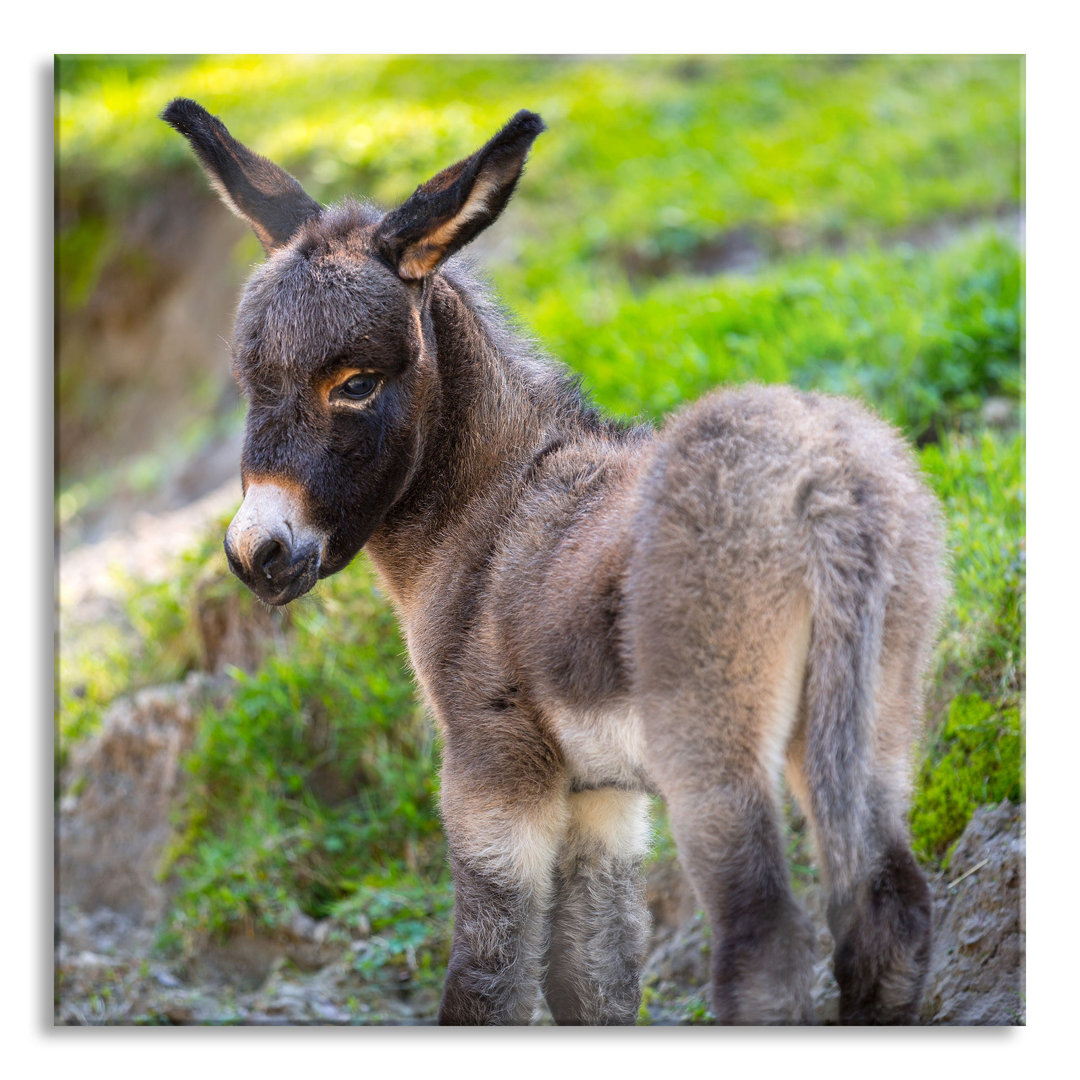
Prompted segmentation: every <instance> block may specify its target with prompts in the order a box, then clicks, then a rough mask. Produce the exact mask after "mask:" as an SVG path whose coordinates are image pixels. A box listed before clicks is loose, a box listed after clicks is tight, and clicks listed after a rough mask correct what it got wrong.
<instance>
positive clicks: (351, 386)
mask: <svg viewBox="0 0 1080 1080" xmlns="http://www.w3.org/2000/svg"><path fill="white" fill-rule="evenodd" d="M378 385H379V380H378V379H376V378H375V376H374V375H353V376H352V378H349V379H346V380H345V381H344V382H343V383H342V384H341V385H340V386H339V387H338V393H339V394H340V395H341V396H342V397H343V398H348V399H349V400H350V401H361V400H363V399H364V398H366V397H370V396H371V394H372V393H373V392H374V390H375V387H376V386H378Z"/></svg>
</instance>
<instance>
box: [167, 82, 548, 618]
mask: <svg viewBox="0 0 1080 1080" xmlns="http://www.w3.org/2000/svg"><path fill="white" fill-rule="evenodd" d="M162 119H164V120H166V121H167V122H168V123H169V124H171V125H172V126H173V127H174V128H175V129H176V130H177V131H179V132H180V133H181V134H182V135H184V136H185V137H186V138H187V139H188V141H189V142H190V143H191V145H192V147H193V148H194V150H195V153H196V155H197V156H198V158H199V161H200V162H201V164H202V166H203V168H204V169H205V170H206V172H207V175H208V176H209V178H210V182H211V184H213V186H214V188H215V189H216V190H217V191H218V193H219V194H220V195H221V197H222V198H223V199H224V201H225V203H226V204H227V205H228V206H229V208H230V209H231V210H233V212H234V213H236V214H237V215H239V216H240V217H242V218H243V219H244V220H245V221H247V222H248V224H249V225H251V227H252V228H253V229H254V230H255V234H256V235H257V236H258V238H259V240H260V242H261V243H262V245H263V247H264V248H265V249H266V252H267V255H268V259H267V261H266V262H265V263H264V264H263V265H262V266H261V267H260V268H259V269H258V270H257V271H256V273H255V274H254V276H253V277H252V278H251V280H250V281H249V283H248V285H247V287H246V289H245V291H244V295H243V298H242V300H241V302H240V306H239V309H238V311H237V316H236V327H235V332H234V339H233V372H234V374H235V376H236V379H237V381H238V382H239V384H240V387H241V389H242V390H243V391H244V392H245V394H246V395H247V397H248V400H249V409H248V415H247V427H246V431H245V437H244V451H243V457H242V461H241V478H242V482H243V490H244V501H243V504H242V505H241V507H240V509H239V511H238V512H237V514H236V517H235V518H234V519H233V521H232V524H231V525H230V526H229V529H228V532H227V534H226V537H225V552H226V555H227V556H228V559H229V565H230V567H231V568H232V570H233V572H234V573H235V574H236V575H237V576H238V577H239V578H240V579H241V580H242V581H243V582H244V583H245V584H246V585H248V587H249V588H251V589H252V590H253V591H254V592H255V593H256V594H257V595H258V596H259V597H260V598H261V599H263V600H265V601H266V602H267V603H269V604H286V603H288V602H289V601H290V600H293V599H294V598H296V597H297V596H300V595H302V594H303V593H305V592H307V590H308V589H310V588H311V587H312V586H313V585H314V584H315V582H316V580H318V579H319V578H321V577H326V576H328V575H330V574H333V573H335V572H337V571H338V570H340V569H342V567H344V566H346V565H347V564H348V563H349V562H350V561H351V560H352V558H353V557H354V556H355V555H356V553H357V552H358V551H359V550H360V548H361V547H363V545H364V544H365V543H366V542H367V540H368V538H369V537H370V536H371V534H372V533H373V532H374V531H375V529H376V528H377V527H378V525H379V523H380V522H381V521H382V520H383V518H384V517H385V516H386V514H387V512H388V511H389V510H390V508H391V507H392V506H393V505H394V503H395V502H396V501H397V500H398V499H399V498H400V497H401V495H402V494H403V492H404V491H405V490H406V488H407V487H408V485H409V482H410V480H411V479H412V477H413V475H414V473H415V472H416V469H417V466H418V463H419V460H420V454H421V452H422V449H423V441H424V433H425V421H426V418H427V417H429V416H430V415H431V410H432V408H433V407H434V403H435V402H436V400H437V398H438V395H439V377H438V371H437V368H436V356H435V343H434V339H433V334H432V329H431V321H430V317H429V315H428V311H427V306H428V300H429V297H430V289H429V287H428V283H429V281H430V278H431V276H432V275H433V274H435V273H436V272H437V270H438V268H439V266H440V264H441V263H442V262H443V261H444V260H445V259H447V258H448V257H449V256H451V255H452V254H454V252H456V251H458V250H459V249H460V248H461V247H463V246H464V245H465V244H466V243H468V242H469V241H470V240H472V239H473V237H475V236H476V235H477V234H478V233H480V232H481V231H482V230H483V229H485V228H487V226H488V225H490V224H491V223H492V222H493V221H494V220H495V219H496V218H497V217H498V216H499V214H500V213H501V212H502V210H503V208H504V207H505V206H506V204H507V202H508V200H509V198H510V196H511V194H512V193H513V190H514V186H515V185H516V184H517V180H518V177H519V176H520V175H521V171H522V168H523V167H524V164H525V158H526V155H527V154H528V151H529V147H530V146H531V145H532V143H533V140H534V139H535V138H536V136H537V135H538V134H539V133H540V132H541V131H542V130H543V128H544V125H543V122H542V121H541V120H540V117H539V116H537V115H536V114H535V113H529V112H525V111H522V112H519V113H518V114H517V115H516V116H515V117H514V118H513V119H512V120H510V121H509V123H507V124H506V126H505V127H504V128H503V129H502V130H501V131H500V132H498V134H496V135H495V136H494V137H493V138H492V139H491V140H490V141H489V142H488V143H486V144H485V145H484V146H483V147H481V148H480V149H479V150H478V151H477V152H476V153H475V154H473V155H472V156H471V157H468V158H465V159H464V160H463V161H459V162H458V163H457V164H456V165H451V166H450V167H449V168H448V169H445V170H443V171H442V172H441V173H439V174H438V175H436V176H435V177H433V178H432V179H431V180H429V181H428V182H427V183H426V184H423V185H422V186H420V187H418V188H417V189H416V191H415V192H414V193H413V194H412V195H411V196H410V197H409V199H407V200H406V201H405V203H404V204H402V205H401V206H399V207H398V208H397V209H396V210H393V211H391V212H390V213H388V214H385V215H384V214H382V213H381V212H380V211H378V210H376V209H374V208H373V207H371V206H368V205H366V204H358V203H346V204H343V205H341V206H337V207H333V208H329V209H324V208H323V207H321V206H320V205H319V204H318V203H317V202H315V200H314V199H312V198H311V197H310V196H309V195H307V194H306V193H305V192H304V190H303V188H302V187H301V186H300V184H299V183H297V181H296V180H295V179H293V177H291V176H290V175H289V174H288V173H286V172H285V171H284V170H283V169H281V168H279V167H278V166H277V165H274V164H273V163H272V162H270V161H267V160H266V159H265V158H262V157H259V156H258V155H257V154H254V153H252V152H251V151H250V150H248V149H247V147H245V146H242V145H241V144H240V143H238V142H237V141H236V140H235V139H233V138H232V136H231V135H230V134H229V132H228V131H227V130H226V128H225V126H224V125H223V124H222V123H221V121H220V120H218V119H217V118H216V117H214V116H211V115H210V114H209V113H208V112H207V111H206V110H205V109H203V108H202V106H200V105H197V104H196V103H195V102H194V101H190V100H187V99H186V98H178V99H177V100H175V101H173V102H172V103H171V104H170V105H169V106H168V107H167V108H166V109H165V111H164V112H163V113H162Z"/></svg>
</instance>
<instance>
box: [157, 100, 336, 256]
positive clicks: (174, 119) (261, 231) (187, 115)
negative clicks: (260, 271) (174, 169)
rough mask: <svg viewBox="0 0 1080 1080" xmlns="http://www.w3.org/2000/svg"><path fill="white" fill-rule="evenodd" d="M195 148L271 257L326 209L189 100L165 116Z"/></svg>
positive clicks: (220, 189)
mask: <svg viewBox="0 0 1080 1080" xmlns="http://www.w3.org/2000/svg"><path fill="white" fill-rule="evenodd" d="M161 119H162V120H164V121H165V122H166V123H168V124H171V125H172V126H173V127H174V128H176V130H177V131H179V132H180V134H181V135H183V136H184V137H185V138H186V139H187V140H188V142H190V143H191V146H192V149H193V150H194V151H195V154H196V156H197V157H198V159H199V161H200V163H201V164H202V167H203V168H204V169H205V170H206V175H207V176H208V177H209V178H210V183H211V185H212V186H213V187H214V189H215V190H216V191H217V193H218V194H219V195H220V196H221V198H222V199H223V200H224V202H225V205H226V206H228V207H229V209H230V210H232V212H233V213H234V214H236V215H237V216H238V217H242V218H243V219H244V220H245V221H246V222H247V223H248V224H249V225H250V226H251V227H252V228H253V229H254V230H255V235H256V236H257V237H258V238H259V241H260V243H261V244H262V246H263V247H264V248H265V249H266V252H267V254H269V253H270V252H272V251H274V250H276V249H277V248H279V247H282V246H283V245H284V244H286V243H288V241H289V238H290V237H291V236H292V234H293V233H294V232H296V230H297V228H299V226H300V225H302V224H303V223H304V222H305V221H307V219H308V218H311V217H314V216H315V215H316V214H320V213H322V207H321V206H320V205H319V204H318V203H317V202H316V201H315V200H314V199H313V198H311V196H310V195H308V194H307V192H306V191H304V189H303V188H302V187H301V186H300V185H299V183H297V181H296V180H295V179H293V177H291V176H290V175H289V174H288V173H287V172H286V171H285V170H284V169H281V168H279V167H278V166H277V165H275V164H274V163H273V162H272V161H267V160H266V158H264V157H260V156H259V155H258V154H254V153H252V152H251V151H250V150H249V149H248V148H247V147H246V146H244V145H242V144H241V143H238V142H237V141H236V140H235V139H234V138H233V137H232V136H231V135H230V134H229V132H228V130H227V128H226V127H225V125H224V124H223V123H222V122H221V121H220V120H219V119H218V118H217V117H216V116H211V115H210V113H208V112H207V111H206V110H205V109H204V108H203V107H202V106H201V105H199V104H197V103H196V102H194V101H191V100H190V99H189V98H176V100H175V101H172V102H170V103H169V105H168V106H167V107H166V108H165V111H164V112H162V114H161Z"/></svg>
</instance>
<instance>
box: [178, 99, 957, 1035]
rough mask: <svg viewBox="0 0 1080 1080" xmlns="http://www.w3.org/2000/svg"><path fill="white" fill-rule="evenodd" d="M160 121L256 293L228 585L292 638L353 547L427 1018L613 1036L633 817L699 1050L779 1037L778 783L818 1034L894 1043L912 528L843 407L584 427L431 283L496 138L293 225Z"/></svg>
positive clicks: (916, 647)
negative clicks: (709, 1009) (235, 229)
mask: <svg viewBox="0 0 1080 1080" xmlns="http://www.w3.org/2000/svg"><path fill="white" fill-rule="evenodd" d="M163 118H164V119H165V120H166V121H168V123H170V124H171V125H172V126H173V127H174V128H176V130H177V131H179V132H180V133H181V134H183V135H184V136H186V137H187V139H188V140H189V141H190V143H191V145H192V147H193V148H194V151H195V153H196V154H197V156H198V158H199V160H200V162H201V163H202V165H203V167H204V169H205V170H206V172H207V174H208V175H209V178H210V182H211V183H212V184H213V186H214V187H215V188H216V189H217V191H218V193H219V194H220V195H221V197H222V198H223V199H224V200H225V202H226V203H227V204H228V206H229V207H230V208H231V209H232V210H233V211H235V212H236V213H237V214H239V215H240V217H242V218H244V219H245V220H246V221H247V222H248V223H249V224H250V225H251V227H252V228H253V229H254V230H255V233H256V234H257V236H258V237H259V240H260V241H261V242H262V244H263V246H264V248H265V249H266V252H267V255H268V258H267V259H266V261H265V263H263V265H262V266H261V267H260V268H259V269H257V270H256V271H255V273H254V274H253V276H252V277H251V280H250V281H249V282H248V284H247V287H246V288H245V290H244V294H243V299H242V300H241V302H240V306H239V309H238V312H237V316H236V326H235V334H234V341H233V358H234V359H233V363H234V370H235V374H236V378H237V380H238V381H239V383H240V386H241V388H242V389H243V390H244V392H245V393H246V395H247V397H248V399H249V401H250V408H249V411H248V415H247V428H246V434H245V442H244V449H243V457H242V463H241V476H242V481H243V491H244V500H243V504H242V505H241V507H240V509H239V511H238V512H237V514H236V517H235V519H234V520H233V522H232V524H231V525H230V526H229V529H228V532H227V535H226V538H225V550H226V553H227V555H228V559H229V564H230V566H231V567H232V569H233V571H234V572H235V573H236V574H237V576H238V577H240V579H241V580H242V581H244V582H245V583H246V584H247V585H248V586H250V588H251V589H253V590H254V592H255V593H256V594H257V595H258V596H259V597H260V598H261V599H262V600H264V601H265V602H266V603H268V604H287V603H288V602H289V601H291V600H293V599H295V598H296V597H298V596H300V595H301V594H303V593H305V592H306V591H307V590H309V589H310V588H311V587H312V586H313V585H314V584H315V582H316V581H317V580H318V579H319V578H323V577H326V576H328V575H330V574H334V573H337V572H338V571H339V570H341V569H343V568H344V567H345V566H347V565H348V563H349V562H350V561H351V560H352V559H353V557H354V556H355V555H356V554H357V552H358V551H359V550H360V549H361V548H366V550H367V552H368V555H369V557H370V559H371V561H372V563H373V564H374V566H375V567H376V568H377V570H378V573H379V575H380V578H381V580H382V582H383V583H384V585H385V589H386V591H387V593H388V594H389V596H390V597H391V598H392V600H393V603H394V606H395V608H396V610H397V614H398V617H399V618H400V620H401V624H402V627H403V629H404V633H405V636H406V639H407V641H408V649H409V655H410V658H411V661H412V666H413V668H414V670H415V672H416V677H417V679H418V681H419V683H420V686H421V687H422V689H423V694H424V697H425V699H426V701H427V703H428V705H429V707H430V710H431V713H432V715H433V716H434V718H435V720H436V722H437V724H438V727H439V730H440V732H441V734H442V739H443V767H442V783H441V806H442V817H443V822H444V825H445V830H446V838H447V842H448V845H449V850H450V861H451V865H452V869H453V876H454V884H455V918H454V937H453V946H452V950H451V955H450V962H449V969H448V971H447V976H446V985H445V990H444V993H443V998H442V1004H441V1008H440V1012H439V1019H440V1022H442V1023H447V1024H523V1023H527V1022H528V1021H529V1020H530V1018H531V1016H532V1014H533V1011H534V1008H535V1007H536V1004H537V1001H538V996H539V993H540V992H541V991H542V992H543V994H544V997H545V998H546V1000H547V1003H548V1005H549V1007H550V1009H551V1012H552V1015H553V1016H554V1018H555V1020H556V1021H557V1022H559V1023H566V1024H615V1023H617V1024H629V1023H633V1022H634V1020H635V1018H636V1015H637V1011H638V1006H639V1001H640V993H641V992H640V965H641V958H642V953H643V950H644V946H645V940H646V932H647V929H648V915H647V909H646V907H645V903H644V887H643V881H642V860H643V858H644V856H645V854H646V850H647V848H648V843H649V826H648V816H647V806H648V803H647V799H648V795H649V794H650V793H656V794H659V795H660V796H662V797H663V799H664V800H665V801H666V804H667V807H668V810H669V813H670V818H671V824H672V829H673V831H674V834H675V839H676V841H677V843H678V848H679V853H680V857H681V859H682V863H683V866H684V867H685V869H686V871H687V873H688V874H689V876H690V878H691V880H692V882H693V884H694V887H695V890H696V892H697V896H698V898H699V900H700V902H701V904H702V906H703V907H704V909H705V911H706V913H707V914H708V917H709V920H710V923H711V927H712V994H713V1008H714V1012H715V1015H716V1017H717V1019H718V1020H719V1021H720V1022H722V1023H743V1024H757V1023H807V1022H809V1021H810V1019H811V1012H810V981H811V969H812V964H813V959H814V948H813V935H812V932H811V926H810V922H809V920H808V918H807V916H806V915H805V914H804V912H803V911H802V910H801V909H800V907H799V906H798V904H797V903H796V902H795V900H794V898H793V897H792V893H791V890H790V887H789V882H788V873H787V866H786V863H785V857H784V845H783V842H782V834H781V828H780V826H781V805H780V801H779V785H780V781H781V775H782V774H783V773H784V772H785V771H786V775H787V779H788V782H789V784H790V786H791V789H792V790H793V792H794V793H795V795H796V797H797V798H798V800H799V802H800V804H801V806H802V808H803V810H804V811H805V814H806V817H807V820H808V821H809V823H810V826H811V829H812V833H813V838H814V841H815V845H816V850H817V853H818V858H819V861H820V867H821V871H822V875H823V877H824V879H825V882H826V883H827V888H828V896H829V905H828V920H829V925H830V927H831V929H832V933H833V936H834V938H835V941H836V952H835V958H834V959H835V971H836V978H837V980H838V982H839V985H840V994H841V997H840V1018H841V1020H842V1021H843V1022H845V1023H907V1022H913V1021H914V1020H915V1019H916V1016H917V1010H918V1005H919V998H920V993H921V989H922V985H923V981H924V978H925V974H926V968H927V962H928V954H929V947H930V912H931V904H930V895H929V892H928V889H927V886H926V882H925V880H924V878H923V876H922V874H921V873H920V871H919V869H918V867H917V866H916V863H915V861H914V859H913V858H912V855H911V852H910V848H909V841H908V834H907V827H906V810H907V804H908V796H909V793H908V787H909V754H910V750H911V746H912V742H913V739H914V736H915V733H916V731H917V729H918V723H919V717H920V713H921V710H922V694H923V683H924V678H925V674H926V670H927V665H928V660H929V658H930V654H931V649H932V645H933V637H934V632H935V629H936V624H937V620H938V613H939V609H940V606H941V603H942V598H943V595H944V591H945V585H944V577H943V570H942V564H943V546H942V529H941V524H940V513H939V509H938V506H937V505H936V503H935V500H934V498H933V497H932V495H931V494H930V493H929V492H928V491H927V489H926V487H925V486H924V484H923V482H922V481H921V479H920V477H919V475H918V472H917V469H916V468H915V466H914V465H913V462H912V457H911V454H910V453H909V451H908V449H907V448H906V447H905V445H904V444H903V443H902V441H901V440H900V438H899V437H898V436H897V435H896V433H895V432H893V431H892V430H891V429H890V428H889V427H888V426H886V425H885V424H884V423H882V422H881V421H880V420H878V419H876V418H875V417H873V416H871V415H869V414H868V413H867V412H866V411H865V410H864V409H863V408H862V407H860V406H859V405H857V404H855V403H853V402H851V401H846V400H843V399H838V398H832V397H826V396H822V395H818V394H809V393H797V392H795V391H793V390H790V389H786V388H782V387H763V386H751V387H744V388H739V389H730V390H723V391H718V392H715V393H712V394H710V395H708V396H707V397H705V398H703V399H702V400H701V401H699V402H697V403H696V404H694V405H691V406H689V407H686V408H684V409H682V410H680V411H679V412H677V413H676V414H675V415H673V416H671V417H670V418H669V419H668V420H667V422H666V423H665V424H664V425H663V427H662V428H661V429H660V430H654V429H653V428H651V427H649V426H644V425H637V426H633V425H626V424H622V423H616V422H614V421H612V420H610V419H606V418H605V417H603V416H602V415H601V414H600V413H599V412H598V411H597V410H596V409H594V408H593V407H591V406H590V405H589V404H588V403H587V402H586V401H585V400H584V399H583V397H582V395H581V393H580V391H579V389H578V387H577V384H576V382H575V380H574V379H573V378H571V377H570V376H569V375H568V374H567V372H566V371H565V370H564V369H563V368H561V367H560V366H558V365H557V364H555V363H553V362H551V361H549V360H548V359H546V358H545V357H544V356H543V355H542V354H541V353H540V352H539V351H538V350H537V348H536V347H535V346H534V345H533V344H531V343H530V342H528V341H526V340H524V339H523V338H522V337H521V336H519V335H518V334H517V333H515V331H514V330H513V329H512V327H511V325H510V324H509V323H508V321H507V320H506V319H505V318H504V316H503V315H501V314H500V312H499V310H498V309H497V308H496V307H495V306H494V304H493V302H492V301H491V299H490V298H489V296H488V294H487V293H486V292H485V291H484V289H483V288H482V287H481V286H480V285H479V284H477V282H476V281H475V280H474V279H473V277H472V276H471V274H470V273H469V271H468V269H467V268H466V267H465V266H464V265H463V264H462V263H461V261H460V260H455V259H453V258H452V256H453V255H454V254H455V253H456V252H457V251H458V250H459V249H460V248H462V247H463V246H464V245H465V244H466V243H468V241H470V240H472V239H473V237H475V236H476V235H477V234H478V233H480V232H481V231H482V230H483V229H485V228H487V226H488V225H490V224H491V223H492V222H493V221H494V220H495V219H496V218H497V217H498V216H499V214H500V213H501V212H502V210H503V209H504V207H505V206H506V204H507V201H508V200H509V198H510V196H511V193H512V192H513V190H514V187H515V185H516V184H517V181H518V178H519V176H520V175H521V172H522V168H523V166H524V163H525V158H526V155H527V154H528V151H529V148H530V147H531V145H532V143H533V140H534V139H535V138H536V136H537V135H538V134H539V133H540V132H541V131H542V130H543V128H544V125H543V123H542V122H541V120H540V118H539V117H538V116H536V115H535V114H533V113H529V112H524V111H523V112H519V113H518V114H517V115H516V116H514V117H513V119H511V120H510V121H509V122H508V123H507V124H506V126H505V127H504V128H503V129H502V130H501V131H499V132H498V133H497V134H496V135H495V136H494V137H493V138H492V139H491V140H490V141H489V142H488V143H486V144H485V145H484V146H483V147H481V148H480V149H479V150H478V151H477V152H476V153H475V154H473V155H472V156H471V157H468V158H465V159H464V160H463V161H460V162H458V163H457V164H455V165H451V166H450V167H449V168H447V169H445V170H444V171H442V172H440V173H439V174H438V175H436V176H435V177H433V178H432V179H430V180H428V181H427V183H425V184H423V185H421V186H420V187H418V188H417V189H416V191H415V192H414V193H413V194H412V195H411V196H410V197H409V198H408V199H406V200H405V202H404V203H403V204H402V205H401V206H399V207H398V208H397V209H395V210H391V211H390V212H389V213H384V212H382V211H381V210H379V209H377V208H375V207H374V206H371V205H369V204H367V203H361V202H345V203H343V204H341V205H338V206H333V207H329V208H324V207H322V206H320V205H319V204H318V203H317V202H315V201H314V200H313V199H312V198H310V197H309V196H308V195H307V194H306V193H305V192H304V190H303V189H302V188H301V186H300V185H299V184H298V183H297V181H296V180H295V179H293V178H292V177H291V176H290V175H289V174H288V173H286V172H284V171H283V170H282V169H280V168H279V167H278V166H276V165H274V164H272V163H271V162H269V161H267V160H266V159H265V158H262V157H259V156H257V155H256V154H254V153H252V152H251V151H250V150H248V149H247V148H246V147H244V146H243V145H241V144H240V143H238V142H236V141H235V140H234V139H233V138H232V137H231V136H230V134H229V132H228V131H227V130H226V128H225V127H224V125H223V124H222V123H221V122H220V121H219V120H218V119H217V118H215V117H213V116H211V115H210V114H209V113H208V112H206V110H205V109H203V108H202V107H201V106H199V105H197V104H196V103H195V102H193V101H190V100H187V99H184V98H180V99H177V100H176V101H173V102H172V103H171V104H170V105H169V106H168V107H167V108H166V110H165V111H164V113H163Z"/></svg>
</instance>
